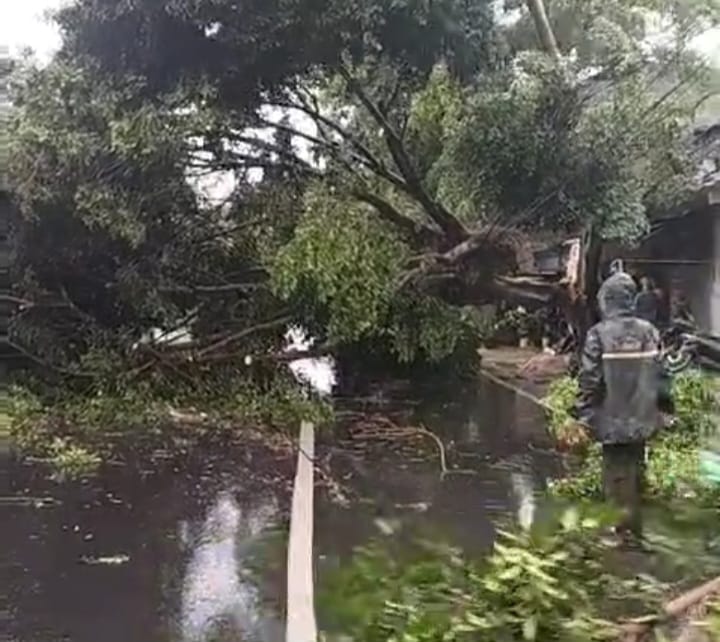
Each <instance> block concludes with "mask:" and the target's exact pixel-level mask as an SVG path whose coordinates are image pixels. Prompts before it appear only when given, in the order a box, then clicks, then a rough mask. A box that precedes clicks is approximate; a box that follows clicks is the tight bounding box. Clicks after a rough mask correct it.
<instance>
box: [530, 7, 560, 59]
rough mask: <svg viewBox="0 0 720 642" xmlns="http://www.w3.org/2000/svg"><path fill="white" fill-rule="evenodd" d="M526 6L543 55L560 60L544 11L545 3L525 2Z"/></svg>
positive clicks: (553, 35)
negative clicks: (543, 52)
mask: <svg viewBox="0 0 720 642" xmlns="http://www.w3.org/2000/svg"><path fill="white" fill-rule="evenodd" d="M527 6H528V9H529V10H530V13H531V14H532V17H533V21H534V22H535V30H536V31H537V34H538V38H539V39H540V44H541V45H542V47H543V49H544V50H545V53H547V54H549V55H550V56H552V57H553V58H555V60H559V59H560V48H559V47H558V44H557V40H556V39H555V34H554V33H553V30H552V27H551V26H550V20H549V19H548V15H547V11H545V3H544V2H543V0H527Z"/></svg>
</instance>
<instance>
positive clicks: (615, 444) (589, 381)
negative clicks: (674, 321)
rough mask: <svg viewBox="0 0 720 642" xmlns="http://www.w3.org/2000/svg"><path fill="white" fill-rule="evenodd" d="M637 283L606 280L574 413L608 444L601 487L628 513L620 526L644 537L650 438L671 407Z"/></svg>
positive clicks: (619, 275) (617, 276)
mask: <svg viewBox="0 0 720 642" xmlns="http://www.w3.org/2000/svg"><path fill="white" fill-rule="evenodd" d="M636 296H637V286H636V285H635V281H634V280H633V279H632V277H631V276H630V275H628V274H626V273H625V272H621V271H620V272H616V273H614V274H613V275H612V276H610V277H609V278H608V279H607V280H606V281H605V282H604V283H603V285H602V286H601V288H600V292H599V294H598V304H599V308H600V313H601V317H602V320H601V321H600V323H598V324H596V325H595V326H593V327H592V328H591V329H590V330H589V332H588V334H587V336H586V339H585V343H584V347H583V351H582V356H581V364H580V375H579V394H578V399H577V403H576V408H575V416H576V419H577V420H578V421H579V422H580V423H581V424H582V425H583V426H587V427H589V429H590V432H591V434H592V436H593V437H594V438H595V439H596V440H597V441H599V442H600V443H601V444H602V446H603V492H604V495H605V499H606V501H609V502H612V503H613V504H615V505H617V507H618V508H620V509H622V511H623V514H624V516H623V519H622V521H621V523H620V524H619V525H618V530H619V531H621V532H625V533H627V532H630V533H632V534H635V535H638V536H639V535H640V534H641V531H642V519H641V510H640V507H641V501H642V488H643V482H644V464H645V442H646V440H647V439H648V438H649V437H651V436H652V435H653V434H654V433H655V432H656V431H657V430H658V428H659V427H660V423H661V422H660V418H661V417H660V411H661V410H662V411H671V409H672V400H671V397H670V386H669V380H668V378H667V377H666V374H665V372H664V370H663V367H662V364H661V361H660V351H659V350H660V335H659V333H658V330H657V329H656V328H655V326H654V325H653V324H652V323H650V322H649V321H647V320H646V319H641V318H639V317H638V316H637V315H636V312H635V302H636Z"/></svg>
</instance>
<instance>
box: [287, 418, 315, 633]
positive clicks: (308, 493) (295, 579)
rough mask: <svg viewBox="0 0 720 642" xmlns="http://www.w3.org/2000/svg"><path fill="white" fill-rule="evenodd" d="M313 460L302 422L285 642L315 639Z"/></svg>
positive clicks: (310, 430)
mask: <svg viewBox="0 0 720 642" xmlns="http://www.w3.org/2000/svg"><path fill="white" fill-rule="evenodd" d="M314 458H315V428H314V426H313V425H312V424H311V423H309V422H303V423H302V425H301V427H300V450H299V452H298V460H297V471H296V473H295V486H294V488H293V498H292V512H291V515H290V538H289V542H288V560H287V628H286V631H285V640H286V642H316V640H317V624H316V622H315V597H314V588H313V583H314V582H313V520H314V494H315V483H314V472H315V471H314V463H313V460H314Z"/></svg>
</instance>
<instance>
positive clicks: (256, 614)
mask: <svg viewBox="0 0 720 642" xmlns="http://www.w3.org/2000/svg"><path fill="white" fill-rule="evenodd" d="M277 514H278V506H277V502H276V501H275V500H274V498H272V497H269V498H267V499H266V500H265V501H262V503H259V504H257V505H250V506H245V507H244V509H243V508H241V507H240V506H239V505H238V502H237V501H236V500H235V498H234V497H233V495H232V493H230V492H228V491H223V492H221V493H220V494H219V495H218V496H217V498H216V499H215V502H214V504H213V505H212V507H211V508H210V510H209V512H208V515H207V517H206V519H205V522H204V523H203V524H202V526H201V528H200V532H199V533H198V535H197V538H196V541H194V542H191V547H192V557H191V559H190V563H189V564H188V567H187V571H186V574H185V578H184V580H183V591H182V639H183V642H201V641H203V640H209V639H213V640H217V639H218V635H219V634H220V639H228V640H231V639H233V640H240V639H242V640H258V641H260V642H273V641H274V640H278V639H280V627H279V622H278V621H277V620H276V619H275V620H274V619H273V618H268V617H267V615H266V614H264V613H263V612H262V607H261V600H260V596H259V592H258V588H257V585H256V584H255V582H254V580H253V577H252V570H251V569H249V568H247V566H246V563H247V555H248V552H249V551H250V552H251V551H252V548H251V547H252V545H253V544H256V543H257V540H258V538H259V537H260V536H262V534H263V533H264V532H266V531H267V530H268V529H269V528H270V527H271V526H272V524H273V522H274V521H275V519H276V518H277Z"/></svg>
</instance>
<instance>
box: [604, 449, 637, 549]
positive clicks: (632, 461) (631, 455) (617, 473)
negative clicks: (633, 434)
mask: <svg viewBox="0 0 720 642" xmlns="http://www.w3.org/2000/svg"><path fill="white" fill-rule="evenodd" d="M644 478H645V443H644V442H640V443H632V444H612V445H609V444H608V445H604V446H603V493H604V494H605V501H607V502H610V503H612V504H614V505H615V506H616V507H617V508H619V509H620V510H622V512H623V517H622V520H621V522H620V523H619V524H618V530H620V531H625V532H630V533H632V534H634V535H637V536H640V535H641V533H642V514H641V504H642V491H643V481H644Z"/></svg>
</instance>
